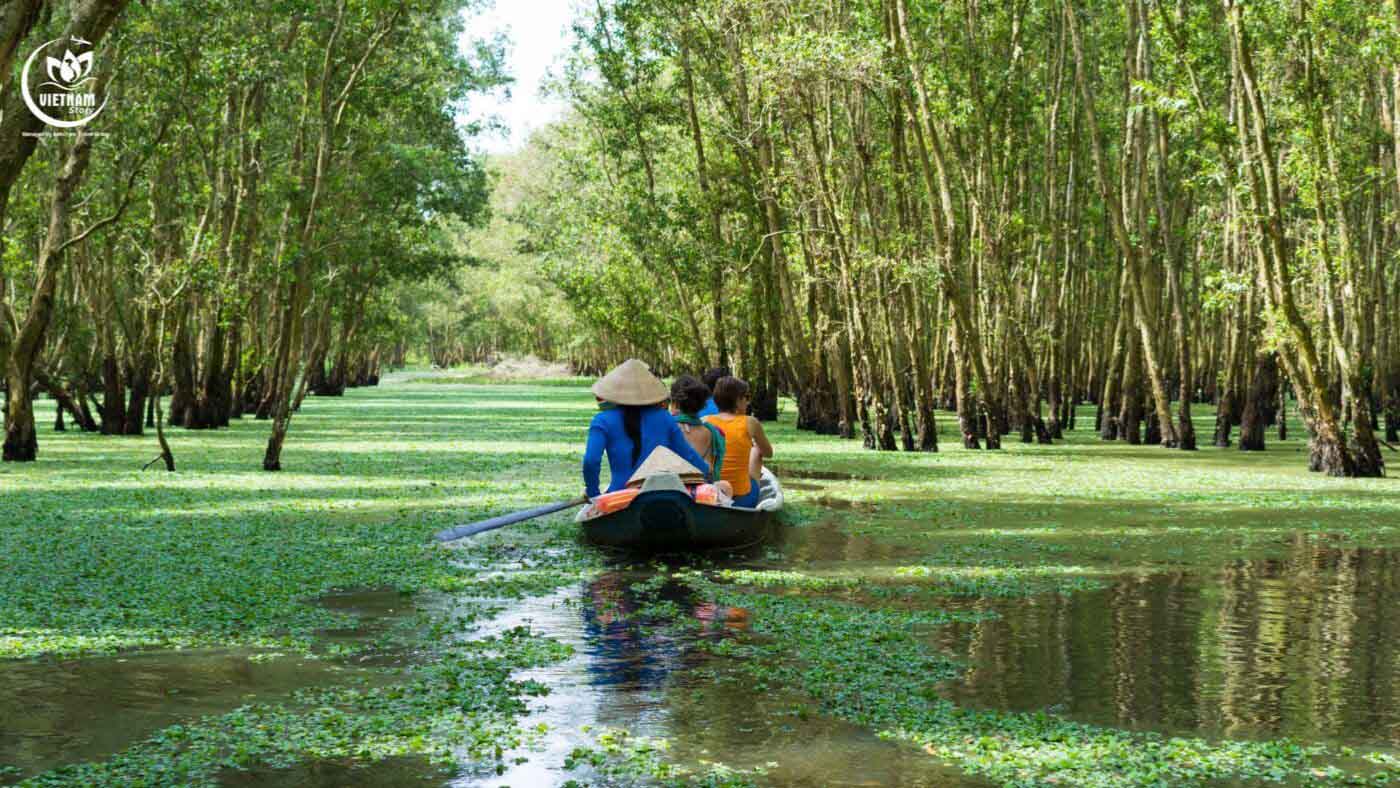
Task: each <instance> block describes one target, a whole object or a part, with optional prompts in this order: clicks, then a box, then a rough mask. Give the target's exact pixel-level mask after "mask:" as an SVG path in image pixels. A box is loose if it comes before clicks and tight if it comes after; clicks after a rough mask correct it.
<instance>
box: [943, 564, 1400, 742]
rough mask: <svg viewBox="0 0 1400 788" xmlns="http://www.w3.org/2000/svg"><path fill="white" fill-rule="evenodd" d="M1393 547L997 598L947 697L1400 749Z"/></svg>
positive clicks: (964, 637) (1123, 722) (955, 643)
mask: <svg viewBox="0 0 1400 788" xmlns="http://www.w3.org/2000/svg"><path fill="white" fill-rule="evenodd" d="M1397 603H1400V552H1396V551H1393V550H1376V549H1364V548H1351V549H1335V548H1329V547H1325V546H1318V545H1314V544H1310V543H1308V542H1305V541H1302V540H1300V541H1299V542H1297V543H1295V545H1294V546H1293V548H1292V549H1291V550H1290V552H1289V553H1288V555H1287V557H1285V558H1280V559H1264V560H1241V561H1235V562H1232V563H1230V564H1227V565H1225V566H1224V567H1222V568H1221V569H1220V570H1219V571H1217V572H1206V573H1197V572H1170V573H1163V574H1153V575H1146V576H1138V577H1131V578H1125V579H1122V580H1119V581H1118V582H1116V583H1113V584H1112V585H1110V586H1109V587H1108V588H1106V589H1104V590H1102V591H1094V592H1080V593H1075V594H1073V595H1069V596H1059V595H1054V594H1045V595H1041V596H1037V597H1032V598H1029V599H1025V600H1020V601H1016V602H1012V603H998V604H996V605H994V606H993V605H988V607H989V608H991V609H995V610H997V611H998V612H1000V613H1001V615H1002V618H1000V619H999V620H993V621H985V622H981V623H977V624H963V625H956V626H953V627H948V628H945V629H943V630H941V631H940V632H939V634H938V637H939V638H940V640H941V643H942V645H943V646H944V647H945V648H948V649H950V650H954V651H962V652H963V653H965V655H966V658H967V660H968V662H969V665H970V668H969V671H968V673H967V674H966V675H965V676H964V677H963V678H962V679H961V680H959V681H955V682H951V683H950V684H949V685H948V686H947V687H946V688H945V691H946V694H947V696H948V697H950V698H952V699H953V700H955V701H957V702H959V703H963V704H967V705H975V706H982V707H995V708H1001V709H1047V710H1052V711H1055V712H1058V713H1062V714H1065V715H1067V716H1070V717H1073V718H1075V719H1081V720H1086V721H1090V722H1096V723H1101V724H1105V725H1115V726H1122V727H1129V728H1147V729H1158V730H1167V731H1199V732H1202V733H1206V734H1210V735H1221V736H1229V737H1276V736H1290V737H1294V738H1298V739H1305V740H1345V741H1347V742H1350V743H1363V742H1364V743H1378V744H1391V745H1400V616H1397V615H1395V614H1394V611H1395V609H1396V605H1397Z"/></svg>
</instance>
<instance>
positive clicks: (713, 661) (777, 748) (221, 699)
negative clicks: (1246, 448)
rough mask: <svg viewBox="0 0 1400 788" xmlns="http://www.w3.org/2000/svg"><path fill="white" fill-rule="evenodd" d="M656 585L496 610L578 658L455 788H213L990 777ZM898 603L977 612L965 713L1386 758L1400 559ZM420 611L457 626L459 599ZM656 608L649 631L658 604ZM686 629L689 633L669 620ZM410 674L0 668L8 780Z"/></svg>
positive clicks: (365, 659) (385, 660) (376, 776)
mask: <svg viewBox="0 0 1400 788" xmlns="http://www.w3.org/2000/svg"><path fill="white" fill-rule="evenodd" d="M913 557H914V556H913V554H912V553H911V551H910V549H909V548H908V547H901V546H897V545H892V544H890V543H888V542H884V541H881V540H878V539H874V538H871V537H867V536H862V535H859V534H856V533H852V532H851V530H850V529H847V528H843V527H841V526H839V525H838V524H837V522H836V521H830V520H828V521H820V522H817V523H815V524H810V525H806V526H802V527H796V528H788V529H786V530H785V532H784V537H783V539H782V540H781V542H780V543H778V544H776V545H772V546H769V547H767V548H765V549H763V550H760V551H758V552H757V553H755V554H752V555H748V556H742V557H737V558H733V559H730V560H728V561H726V562H724V563H722V564H720V565H719V566H722V567H726V568H751V569H768V570H797V571H802V572H807V573H813V574H820V573H829V574H840V575H843V576H846V577H850V578H853V579H856V580H860V579H861V578H880V579H881V581H882V582H887V581H888V579H889V577H890V575H891V572H892V570H893V569H894V568H895V567H897V566H901V565H907V564H908V563H909V562H910V561H911V560H912V559H913ZM708 568H710V569H713V568H716V567H715V566H710V567H708ZM667 572H669V569H667V568H665V567H655V566H653V567H641V568H638V567H635V566H627V565H624V564H621V563H619V564H618V565H617V566H616V567H615V568H612V569H609V570H606V571H603V572H601V573H600V574H598V575H597V576H595V577H593V578H591V579H590V580H588V581H587V582H584V583H581V584H571V585H568V586H566V587H563V588H561V589H558V590H557V591H555V592H554V593H552V594H548V595H545V596H540V597H533V598H527V599H524V600H516V601H502V602H501V604H502V605H503V606H504V608H505V610H504V612H503V613H501V614H500V615H499V616H497V617H496V618H494V619H493V620H492V621H491V622H489V623H488V624H487V625H485V627H484V628H483V629H480V630H478V631H476V632H474V633H471V634H470V635H469V636H471V637H477V636H481V635H485V634H491V633H494V632H500V631H504V630H506V629H510V628H513V627H520V626H524V627H529V628H530V629H532V630H535V631H537V632H540V633H543V634H546V635H548V636H550V637H552V638H555V639H557V640H559V641H561V642H563V643H566V644H568V645H570V646H572V647H573V655H572V656H571V657H570V658H568V659H566V660H564V661H563V662H560V663H557V664H554V665H550V666H548V667H543V668H538V669H535V670H533V671H530V672H528V673H527V674H525V675H524V676H522V677H521V678H525V679H533V680H535V681H538V682H541V683H542V684H544V685H546V686H548V687H549V688H550V692H549V694H547V695H545V696H542V697H539V698H535V699H532V700H531V701H530V712H529V714H528V716H527V718H526V719H525V720H523V722H522V725H523V727H525V728H527V729H535V730H537V731H538V732H539V734H538V736H537V737H536V738H535V741H534V742H533V743H532V744H531V745H529V746H527V747H525V748H522V749H521V750H520V751H518V752H515V753H511V754H510V757H508V758H507V763H508V764H510V766H509V768H507V769H506V771H505V772H504V773H500V774H497V773H495V772H494V771H493V772H491V773H477V772H473V771H472V770H471V769H470V768H469V766H464V767H463V768H462V769H460V770H459V771H458V772H457V773H456V775H455V776H454V775H452V774H451V773H443V772H441V771H439V770H437V769H436V768H434V767H430V766H429V765H427V764H426V763H423V762H420V761H417V760H413V759H390V760H388V761H384V762H381V763H377V764H370V765H361V764H355V763H341V762H328V763H311V764H303V765H300V766H297V767H294V768H292V769H270V768H269V769H255V770H252V771H247V772H231V773H229V774H227V775H226V776H225V779H224V780H223V782H224V783H225V784H227V785H238V786H251V785H260V786H265V785H285V786H292V785H296V786H340V785H349V784H362V785H369V784H383V785H423V786H429V785H453V786H555V785H562V784H564V783H567V782H568V781H570V780H583V781H585V782H588V781H590V780H593V779H596V778H598V777H599V775H595V774H593V773H591V772H590V771H589V770H588V768H587V767H575V768H572V769H570V768H567V765H568V763H569V762H570V760H571V759H570V755H571V753H573V752H574V751H575V749H576V748H580V747H589V746H592V745H594V744H595V743H596V737H597V735H598V734H599V733H600V732H601V731H604V730H608V729H618V730H624V731H627V732H628V734H629V735H631V736H633V737H650V738H654V739H659V740H665V741H666V742H667V744H668V755H667V757H668V758H669V759H671V760H673V761H675V762H678V763H681V764H683V765H687V766H690V767H692V768H698V769H703V768H705V766H706V764H710V763H722V764H724V765H725V766H727V767H730V768H734V769H745V770H760V771H761V772H762V775H763V776H762V778H761V779H762V781H764V782H767V783H769V784H773V785H782V786H814V787H815V786H858V785H900V786H935V785H937V786H948V785H954V786H956V785H979V784H983V783H981V782H979V781H978V780H976V779H974V778H969V777H967V776H965V775H963V774H962V773H961V772H958V771H956V770H954V769H951V768H949V767H947V766H944V765H942V764H940V763H939V762H937V761H936V760H935V759H933V758H931V757H929V756H928V755H926V754H925V753H923V752H922V751H921V750H919V749H918V748H916V747H913V746H911V745H908V744H902V743H897V742H892V741H887V740H884V739H882V738H880V737H878V736H877V735H876V732H874V731H870V730H866V729H863V728H859V727H856V726H854V725H850V724H847V723H844V722H840V721H837V720H834V719H831V718H829V717H826V716H824V715H823V714H821V713H820V710H819V709H818V708H817V707H816V705H815V704H813V703H812V702H811V701H810V700H809V699H806V698H804V697H802V696H801V695H799V694H797V693H795V692H792V691H790V690H786V689H783V688H775V687H762V688H759V687H755V686H754V684H753V681H752V679H750V678H748V677H747V676H746V675H745V674H743V673H742V671H739V670H736V669H735V664H736V663H735V662H734V661H733V660H732V659H731V658H729V657H725V656H716V655H715V654H714V653H712V652H713V649H710V648H703V647H702V646H704V645H706V644H710V645H713V644H714V643H717V642H721V641H725V640H736V641H740V642H742V641H743V640H745V639H747V638H753V637H755V635H754V634H753V632H752V624H753V620H752V614H751V613H750V611H748V610H745V609H742V608H726V607H720V606H715V605H713V604H707V603H701V602H698V601H697V600H696V599H695V598H694V597H693V596H692V594H691V591H690V589H689V588H687V587H686V586H684V585H681V584H678V583H675V582H665V583H662V582H659V581H657V580H656V578H657V574H658V573H667ZM648 581H653V582H648ZM642 586H645V587H646V588H647V589H648V590H647V591H646V593H645V594H641V593H639V591H638V587H642ZM799 593H800V592H799ZM321 603H322V604H325V605H327V606H330V607H333V608H336V609H339V610H344V611H347V612H352V613H355V614H356V616H357V617H358V618H359V619H360V621H361V626H359V627H356V628H354V629H347V630H345V631H339V632H327V633H323V635H324V638H325V642H326V644H328V645H330V644H334V643H336V642H338V641H345V642H361V643H363V642H367V641H366V639H367V638H370V637H372V636H373V635H375V634H376V633H378V632H381V631H382V630H383V628H384V627H385V626H387V624H388V622H392V621H394V620H395V619H397V618H398V617H401V616H403V615H405V614H407V613H410V612H412V611H413V608H414V606H413V605H412V604H410V603H408V602H407V601H406V600H405V598H403V597H399V596H398V595H396V594H392V593H385V592H367V593H365V592H362V593H358V594H345V595H338V596H334V597H330V598H326V599H323V600H322V601H321ZM476 603H479V601H477V602H474V603H473V604H476ZM420 604H421V603H420ZM900 604H910V601H909V600H903V601H901V602H900ZM913 604H918V605H926V606H928V607H942V608H958V609H969V608H970V609H974V610H977V611H980V612H984V613H989V614H992V615H990V616H988V617H985V618H984V619H983V620H979V621H977V622H975V623H967V622H964V623H955V624H950V625H948V626H945V627H941V628H937V629H935V630H934V631H933V634H932V635H931V637H932V638H933V640H932V643H933V644H934V645H935V646H936V647H937V648H938V649H940V650H941V651H943V652H945V653H947V654H950V655H952V656H954V657H956V658H957V659H959V661H961V662H963V663H964V664H965V665H966V672H965V673H964V674H963V675H962V676H960V677H959V678H957V679H954V680H951V681H947V682H944V683H943V684H941V685H939V686H938V691H939V692H940V693H941V694H943V695H944V697H947V698H949V699H950V700H953V701H955V702H956V703H958V704H960V705H965V706H973V707H980V708H991V709H1000V710H1044V711H1047V712H1050V713H1054V714H1057V715H1063V716H1066V717H1068V718H1071V719H1075V720H1080V721H1084V722H1090V723H1095V724H1101V725H1106V726H1114V727H1120V728H1129V729H1146V730H1155V731H1161V732H1165V733H1170V734H1192V735H1195V734H1199V735H1204V736H1207V737H1211V738H1218V737H1228V738H1277V737H1290V738H1293V739H1295V740H1298V741H1326V742H1337V743H1346V744H1351V745H1357V746H1371V747H1380V748H1384V749H1387V750H1390V749H1391V748H1400V617H1397V616H1394V615H1392V613H1393V611H1394V610H1396V609H1397V605H1400V552H1397V551H1391V550H1377V549H1363V548H1338V547H1329V546H1327V544H1326V541H1325V540H1321V541H1319V540H1298V541H1297V542H1295V543H1294V544H1293V545H1292V546H1291V547H1290V548H1288V549H1287V551H1286V554H1284V555H1281V556H1279V557H1276V558H1270V559H1254V560H1235V561H1230V562H1228V563H1225V564H1223V565H1220V566H1216V567H1206V568H1201V569H1184V568H1178V569H1172V570H1167V571H1156V570H1152V571H1146V570H1138V571H1134V572H1131V573H1126V574H1123V575H1121V576H1115V577H1112V578H1110V579H1109V580H1108V581H1107V582H1106V583H1105V584H1104V586H1103V587H1102V588H1100V589H1097V590H1083V591H1076V592H1074V593H1063V594H1062V593H1053V592H1052V593H1041V594H1035V595H1032V596H1028V597H1020V598H1016V597H1012V598H996V599H981V598H949V597H941V596H938V595H936V594H933V595H926V596H916V597H915V598H914V602H913ZM432 605H433V606H434V607H436V606H438V605H447V607H448V608H449V610H448V611H447V612H450V607H451V605H452V602H451V600H442V599H439V600H434V601H433V602H432ZM660 609H664V611H665V615H664V616H659V615H657V614H656V613H655V612H653V611H656V610H660ZM439 612H442V611H439ZM678 618H679V619H680V620H682V621H684V622H685V623H686V626H675V622H676V620H677V619H678ZM721 650H722V649H721ZM411 659H413V655H412V654H411V653H401V652H399V653H388V652H374V651H371V652H369V653H368V654H362V655H360V656H357V657H356V658H355V659H354V660H350V661H347V660H341V659H304V658H300V657H290V656H285V655H273V654H267V653H259V652H251V651H233V650H195V651H179V652H162V653H153V654H131V655H124V656H120V657H113V658H94V659H79V660H41V661H34V662H12V663H7V664H3V665H0V679H2V680H0V719H4V720H5V735H4V737H0V762H3V763H11V764H16V765H18V766H19V767H20V768H21V769H23V770H24V771H23V772H21V773H20V774H18V775H10V776H9V778H8V779H10V780H13V779H18V778H20V777H22V776H25V775H28V774H34V773H37V772H40V771H43V770H45V769H48V768H52V767H54V766H57V765H60V764H64V763H71V762H75V761H81V760H89V759H94V758H102V757H105V756H108V755H110V754H113V753H116V752H119V751H120V750H122V749H123V748H124V747H126V746H129V745H130V744H131V743H133V742H135V741H137V740H139V739H140V738H142V737H144V736H146V735H149V734H150V733H151V732H154V731H155V730H158V729H160V728H162V727H165V726H168V725H171V724H176V723H179V722H182V721H186V720H189V719H191V718H193V717H196V716H198V715H201V714H211V713H218V712H222V711H226V710H228V709H231V708H234V707H236V706H238V705H241V704H243V703H247V702H251V701H256V700H279V699H283V698H285V697H286V696H288V695H289V693H291V691H292V690H294V689H296V688H299V687H304V686H310V685H318V684H330V683H345V682H349V681H371V682H374V681H386V680H392V679H391V678H390V676H391V674H392V671H386V670H385V669H384V668H385V666H392V665H394V664H397V663H402V662H404V661H407V660H411ZM604 781H605V780H604ZM0 782H3V780H0Z"/></svg>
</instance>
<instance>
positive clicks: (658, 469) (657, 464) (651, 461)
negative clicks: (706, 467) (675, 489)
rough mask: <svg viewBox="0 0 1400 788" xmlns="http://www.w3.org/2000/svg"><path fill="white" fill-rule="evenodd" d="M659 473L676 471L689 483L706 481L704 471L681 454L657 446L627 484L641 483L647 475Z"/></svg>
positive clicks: (675, 472)
mask: <svg viewBox="0 0 1400 788" xmlns="http://www.w3.org/2000/svg"><path fill="white" fill-rule="evenodd" d="M658 473H674V474H676V475H677V476H679V477H681V481H683V482H685V483H687V484H699V483H701V482H703V481H705V472H704V471H702V470H700V469H699V468H697V467H695V466H694V465H691V464H690V463H689V462H686V461H685V460H684V459H682V458H681V456H680V455H679V454H676V453H675V452H673V451H671V450H670V449H668V448H666V447H665V446H657V447H656V448H655V449H653V450H652V452H651V454H649V455H647V458H646V459H645V460H643V461H642V464H641V466H640V467H639V468H637V470H636V472H635V473H633V474H632V478H630V479H628V480H627V486H629V487H630V486H632V485H634V484H641V483H642V482H644V481H646V480H647V477H650V476H655V475H656V474H658Z"/></svg>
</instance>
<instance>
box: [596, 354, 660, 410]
mask: <svg viewBox="0 0 1400 788" xmlns="http://www.w3.org/2000/svg"><path fill="white" fill-rule="evenodd" d="M593 393H594V394H595V395H597V396H598V398H599V399H604V400H607V401H608V402H612V403H615V404H617V405H655V404H656V403H658V402H660V401H662V400H664V399H666V398H667V397H668V396H670V394H671V392H670V390H669V389H667V388H666V384H665V383H662V382H661V380H660V379H659V378H657V377H656V376H655V375H653V374H651V369H650V368H649V367H647V365H646V364H645V363H644V362H641V361H638V360H637V359H635V358H629V359H627V360H626V361H624V362H622V363H621V364H618V365H617V366H616V367H614V368H613V371H612V372H609V373H608V374H606V375H604V376H603V377H602V378H600V379H599V380H598V382H597V383H594V384H593Z"/></svg>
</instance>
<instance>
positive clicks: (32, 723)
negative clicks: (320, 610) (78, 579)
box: [0, 591, 412, 783]
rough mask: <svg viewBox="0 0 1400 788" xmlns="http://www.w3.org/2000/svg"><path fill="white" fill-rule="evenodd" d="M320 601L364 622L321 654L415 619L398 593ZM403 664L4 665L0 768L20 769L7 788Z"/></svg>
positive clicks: (185, 654)
mask: <svg viewBox="0 0 1400 788" xmlns="http://www.w3.org/2000/svg"><path fill="white" fill-rule="evenodd" d="M317 601H318V602H319V603H321V604H324V605H325V606H326V607H329V608H331V609H334V610H338V611H341V612H347V613H352V614H355V615H357V616H358V617H359V626H357V627H355V628H353V629H343V630H334V631H330V632H327V633H325V635H326V642H325V643H324V644H322V645H323V646H330V645H339V646H342V647H344V646H351V645H363V644H367V643H369V642H370V641H371V640H372V639H373V638H375V637H378V636H379V635H380V634H382V633H383V632H385V631H386V630H387V629H388V628H389V627H390V626H391V625H392V624H393V622H394V621H396V620H398V619H400V618H401V617H402V616H404V615H406V614H407V613H409V612H410V611H411V610H412V606H411V605H410V604H408V603H407V601H406V598H405V597H403V596H402V595H400V594H399V593H398V592H396V591H356V592H346V593H337V594H331V595H328V596H326V597H323V598H322V599H320V600H317ZM403 659H405V656H404V655H402V654H391V653H389V652H388V651H387V650H375V649H370V650H369V651H368V652H367V655H364V656H360V655H357V656H352V657H348V658H344V659H342V658H323V659H307V658H304V657H300V656H294V655H292V654H280V653H277V652H273V651H267V650H261V651H260V650H254V649H185V650H179V651H156V652H138V653H127V654H120V655H117V656H112V657H89V658H82V659H67V660H55V659H42V660H25V661H13V662H0V763H3V764H11V765H14V766H16V767H18V768H20V769H21V770H22V771H21V772H20V773H18V774H14V775H9V776H8V777H6V778H0V783H3V782H6V781H7V780H14V779H20V778H22V777H24V776H27V775H31V774H34V773H37V772H42V771H45V770H48V769H51V768H54V767H57V766H60V765H62V764H67V763H76V762H82V761H90V760H98V759H101V758H104V757H106V756H108V755H110V754H112V753H115V752H118V751H120V750H123V749H125V748H126V747H129V746H131V745H132V744H134V743H136V742H137V741H140V740H141V739H143V738H145V737H146V736H149V735H150V734H152V733H154V732H155V731H157V730H160V729H161V728H165V727H167V726H170V725H175V724H178V723H182V722H188V721H189V720H191V719H194V718H197V717H200V716H205V715H210V714H220V713H223V712H227V711H230V710H232V709H234V708H237V707H238V706H241V705H244V704H247V703H250V702H256V701H275V700H280V699H283V698H286V697H287V696H288V695H289V694H290V693H291V692H293V691H294V690H297V689H300V688H303V687H313V686H329V685H335V684H347V683H350V682H353V681H366V682H370V683H383V682H387V681H391V680H393V676H392V675H391V674H390V673H388V672H385V671H374V670H366V669H365V667H366V666H368V665H376V664H381V665H382V664H395V663H398V662H402V661H403ZM361 660H364V661H363V662H362V661H361Z"/></svg>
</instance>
